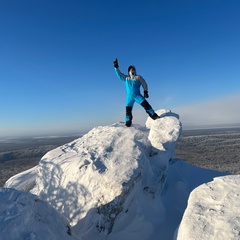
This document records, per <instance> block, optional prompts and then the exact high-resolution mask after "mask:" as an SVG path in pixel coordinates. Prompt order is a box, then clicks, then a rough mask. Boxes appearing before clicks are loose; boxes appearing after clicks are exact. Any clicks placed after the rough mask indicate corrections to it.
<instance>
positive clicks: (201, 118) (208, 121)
mask: <svg viewBox="0 0 240 240" xmlns="http://www.w3.org/2000/svg"><path fill="white" fill-rule="evenodd" d="M239 103H240V94H237V95H232V96H227V97H223V98H219V99H214V100H211V101H208V102H203V103H198V104H192V105H188V106H183V107H178V108H174V109H172V111H174V112H176V113H178V114H179V115H180V119H181V122H182V123H183V126H184V128H195V127H196V128H204V127H234V126H235V127H237V126H240V104H239Z"/></svg>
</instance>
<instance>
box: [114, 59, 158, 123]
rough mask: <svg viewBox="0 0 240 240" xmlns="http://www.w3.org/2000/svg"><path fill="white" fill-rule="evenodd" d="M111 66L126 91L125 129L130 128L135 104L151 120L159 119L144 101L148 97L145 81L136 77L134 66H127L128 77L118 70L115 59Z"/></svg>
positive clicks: (138, 76)
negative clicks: (138, 105)
mask: <svg viewBox="0 0 240 240" xmlns="http://www.w3.org/2000/svg"><path fill="white" fill-rule="evenodd" d="M113 65H114V68H115V72H116V74H117V76H118V77H119V78H120V79H121V80H122V81H123V82H124V83H125V86H126V90H127V98H126V117H125V121H126V124H125V125H126V126H127V127H130V126H131V125H132V119H133V115H132V109H133V105H134V103H135V102H137V103H138V104H140V105H141V106H142V107H143V108H144V109H145V110H146V112H147V113H148V114H149V116H150V117H151V118H152V119H153V120H156V119H157V118H159V116H158V115H157V114H156V113H155V111H154V110H153V109H152V107H151V106H150V104H149V103H148V101H147V100H146V99H145V98H148V97H149V96H148V86H147V83H146V81H145V80H144V79H143V78H142V77H141V76H140V75H137V73H136V68H135V67H134V66H129V67H128V75H125V74H123V73H122V72H121V71H120V70H119V66H118V60H117V58H116V60H115V61H114V62H113ZM141 86H142V87H143V90H144V96H142V95H141V93H140V87H141Z"/></svg>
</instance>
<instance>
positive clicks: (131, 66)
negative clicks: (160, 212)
mask: <svg viewBox="0 0 240 240" xmlns="http://www.w3.org/2000/svg"><path fill="white" fill-rule="evenodd" d="M131 68H134V70H135V73H137V70H136V67H135V66H133V65H130V66H129V67H128V73H129V71H130V69H131Z"/></svg>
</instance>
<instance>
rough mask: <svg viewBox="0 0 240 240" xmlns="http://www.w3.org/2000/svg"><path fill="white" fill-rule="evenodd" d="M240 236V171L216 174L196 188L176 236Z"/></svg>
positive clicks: (221, 239)
mask: <svg viewBox="0 0 240 240" xmlns="http://www.w3.org/2000/svg"><path fill="white" fill-rule="evenodd" d="M185 239H188V240H202V239H207V240H215V239H218V240H225V239H228V240H237V239H240V175H235V176H225V177H218V178H214V180H213V181H211V182H208V183H205V184H202V185H200V186H199V187H197V188H196V189H194V190H193V191H192V192H191V194H190V197H189V200H188V207H187V209H186V211H185V213H184V215H183V219H182V221H181V224H180V227H179V230H178V234H177V240H185Z"/></svg>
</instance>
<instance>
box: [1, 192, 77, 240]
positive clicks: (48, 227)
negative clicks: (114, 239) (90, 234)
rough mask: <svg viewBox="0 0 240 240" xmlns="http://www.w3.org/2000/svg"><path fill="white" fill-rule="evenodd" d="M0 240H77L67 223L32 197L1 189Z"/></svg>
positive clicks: (48, 206) (24, 193)
mask: <svg viewBox="0 0 240 240" xmlns="http://www.w3.org/2000/svg"><path fill="white" fill-rule="evenodd" d="M0 199H1V201H0V223H1V234H0V239H4V240H15V239H29V240H30V239H51V240H61V239H62V240H67V239H76V238H74V237H73V236H72V235H71V229H70V227H69V226H68V222H67V220H66V219H65V218H64V217H63V216H62V215H61V214H59V213H58V212H57V211H56V210H55V209H54V208H52V207H51V206H50V205H49V204H48V203H46V202H44V201H42V200H40V199H39V197H37V196H34V195H33V194H30V193H26V192H20V191H18V190H15V189H10V188H1V189H0Z"/></svg>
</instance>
